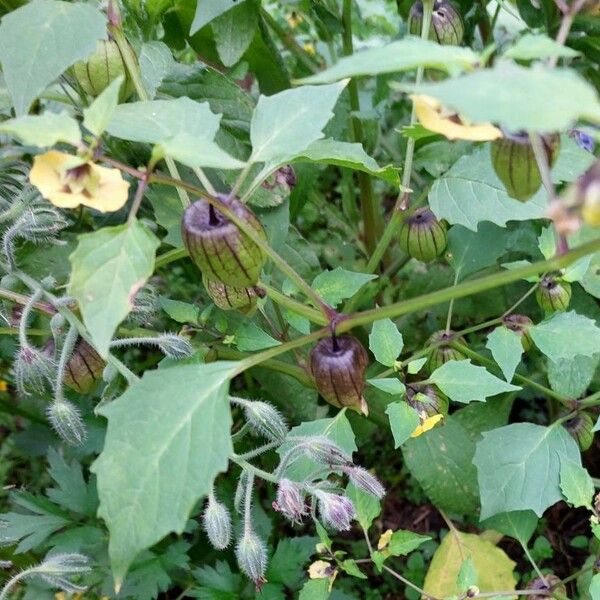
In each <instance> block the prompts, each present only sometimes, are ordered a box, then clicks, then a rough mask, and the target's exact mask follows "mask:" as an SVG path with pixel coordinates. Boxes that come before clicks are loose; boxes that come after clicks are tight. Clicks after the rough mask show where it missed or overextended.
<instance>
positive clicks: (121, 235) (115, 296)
mask: <svg viewBox="0 0 600 600" xmlns="http://www.w3.org/2000/svg"><path fill="white" fill-rule="evenodd" d="M78 239H79V244H78V245H77V249H76V250H75V252H73V254H71V256H70V261H71V265H72V271H71V279H70V281H69V294H70V295H71V296H73V297H74V298H75V299H76V300H77V303H78V305H79V308H80V310H81V314H82V316H83V321H84V323H85V325H86V327H87V328H88V330H89V332H90V335H91V336H92V340H93V342H94V345H95V347H96V350H98V352H99V353H100V354H101V355H102V356H106V354H107V352H108V345H109V342H110V340H111V339H112V336H113V334H114V332H115V330H116V328H117V325H119V323H120V322H121V321H122V320H123V319H124V318H125V317H126V316H127V314H128V313H129V311H130V310H131V308H132V302H133V298H134V296H135V294H136V292H137V291H138V290H139V289H140V288H141V287H142V286H143V285H144V283H145V282H146V280H147V279H148V277H150V275H152V272H153V270H154V253H155V252H156V249H157V248H158V246H159V241H158V239H157V238H156V236H155V235H154V234H153V233H152V232H151V231H150V230H149V229H148V228H147V227H146V226H145V225H143V224H142V223H140V222H139V221H134V222H133V223H132V224H131V225H127V224H126V225H117V226H116V227H104V228H103V229H99V230H98V231H94V232H93V233H85V234H83V235H80V236H79V238H78Z"/></svg>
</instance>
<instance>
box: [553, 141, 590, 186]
mask: <svg viewBox="0 0 600 600" xmlns="http://www.w3.org/2000/svg"><path fill="white" fill-rule="evenodd" d="M594 159H595V157H594V155H593V154H592V153H591V152H588V151H587V150H584V149H583V148H582V147H581V146H580V145H579V144H578V143H577V142H576V141H575V140H574V139H573V138H572V137H570V136H568V135H565V134H563V135H561V136H560V153H559V155H558V159H557V160H556V164H555V165H554V167H552V181H554V183H561V182H563V181H569V182H570V181H575V180H576V179H577V178H578V177H579V176H580V175H581V174H583V172H584V171H586V170H587V169H589V167H591V166H592V163H593V162H594Z"/></svg>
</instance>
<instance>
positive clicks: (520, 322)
mask: <svg viewBox="0 0 600 600" xmlns="http://www.w3.org/2000/svg"><path fill="white" fill-rule="evenodd" d="M502 324H503V325H504V327H506V328H507V329H510V330H511V331H514V332H515V333H518V334H519V335H520V336H521V345H522V346H523V350H524V351H525V352H528V351H529V350H530V349H531V346H532V344H533V340H532V339H531V335H530V334H529V329H530V328H531V326H532V325H533V321H532V320H531V319H530V318H529V317H526V316H525V315H507V316H506V317H503V318H502Z"/></svg>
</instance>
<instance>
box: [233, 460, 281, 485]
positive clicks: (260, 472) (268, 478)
mask: <svg viewBox="0 0 600 600" xmlns="http://www.w3.org/2000/svg"><path fill="white" fill-rule="evenodd" d="M230 458H231V460H232V462H234V463H235V464H236V465H238V466H240V467H242V469H244V470H245V471H248V472H250V473H252V474H253V475H256V477H260V478H261V479H264V480H265V481H270V482H272V483H277V482H278V481H279V480H278V479H277V477H275V475H273V474H272V473H268V472H267V471H263V470H262V469H259V468H258V467H255V466H254V465H253V464H251V463H249V462H248V461H247V460H244V459H243V458H240V457H239V456H236V455H235V454H234V455H233V456H231V457H230Z"/></svg>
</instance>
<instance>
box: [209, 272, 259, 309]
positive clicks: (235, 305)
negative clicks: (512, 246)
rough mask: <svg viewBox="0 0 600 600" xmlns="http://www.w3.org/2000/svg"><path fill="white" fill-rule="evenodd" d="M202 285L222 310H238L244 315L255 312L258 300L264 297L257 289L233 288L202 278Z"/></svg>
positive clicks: (214, 280)
mask: <svg viewBox="0 0 600 600" xmlns="http://www.w3.org/2000/svg"><path fill="white" fill-rule="evenodd" d="M202 283H203V284H204V288H205V289H206V293H207V294H208V295H209V297H210V299H211V300H212V301H213V302H214V303H215V305H216V306H218V307H219V308H220V309H221V310H237V311H239V312H241V313H244V314H249V313H252V312H254V310H255V308H256V300H257V298H259V297H262V295H263V293H262V290H260V291H259V288H256V287H233V286H231V285H227V284H225V283H221V282H220V281H217V280H216V279H209V278H208V277H206V276H204V275H203V276H202Z"/></svg>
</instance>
